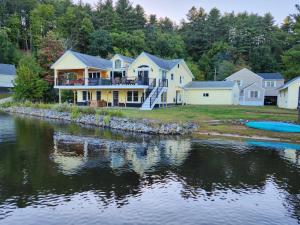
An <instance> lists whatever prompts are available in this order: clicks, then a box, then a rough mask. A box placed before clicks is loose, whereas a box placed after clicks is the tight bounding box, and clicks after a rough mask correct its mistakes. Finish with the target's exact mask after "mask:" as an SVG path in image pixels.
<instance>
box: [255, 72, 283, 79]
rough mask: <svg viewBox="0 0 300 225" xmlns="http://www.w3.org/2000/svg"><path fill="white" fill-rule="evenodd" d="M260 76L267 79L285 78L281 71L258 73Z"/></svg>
mask: <svg viewBox="0 0 300 225" xmlns="http://www.w3.org/2000/svg"><path fill="white" fill-rule="evenodd" d="M257 75H258V76H260V77H262V78H263V79H265V80H283V79H284V78H283V76H282V75H281V73H257Z"/></svg>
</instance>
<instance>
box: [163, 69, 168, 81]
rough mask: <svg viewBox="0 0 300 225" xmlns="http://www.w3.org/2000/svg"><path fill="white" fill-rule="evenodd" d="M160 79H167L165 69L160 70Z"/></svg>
mask: <svg viewBox="0 0 300 225" xmlns="http://www.w3.org/2000/svg"><path fill="white" fill-rule="evenodd" d="M162 79H163V80H165V79H167V71H165V70H163V71H162Z"/></svg>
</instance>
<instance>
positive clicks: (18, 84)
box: [14, 55, 48, 102]
mask: <svg viewBox="0 0 300 225" xmlns="http://www.w3.org/2000/svg"><path fill="white" fill-rule="evenodd" d="M40 72H41V68H40V67H39V65H38V64H37V62H36V61H35V59H34V58H33V57H32V56H30V55H26V56H24V57H23V58H22V59H21V60H20V62H19V65H18V68H17V78H16V79H15V81H14V98H15V99H16V100H17V101H27V100H28V101H32V102H36V101H42V100H43V99H44V96H45V94H46V92H47V90H48V85H47V83H46V82H45V81H44V80H43V79H41V78H40V76H39V74H40Z"/></svg>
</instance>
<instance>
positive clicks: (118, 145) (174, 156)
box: [51, 135, 191, 175]
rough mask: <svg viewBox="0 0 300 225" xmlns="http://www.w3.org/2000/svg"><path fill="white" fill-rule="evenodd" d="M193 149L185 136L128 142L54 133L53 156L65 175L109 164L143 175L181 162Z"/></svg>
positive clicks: (116, 168)
mask: <svg viewBox="0 0 300 225" xmlns="http://www.w3.org/2000/svg"><path fill="white" fill-rule="evenodd" d="M190 149H191V141H190V140H184V139H178V140H176V139H175V140H174V139H173V140H155V139H154V140H152V139H150V140H149V139H148V140H142V141H140V142H125V141H118V140H108V139H97V138H90V137H76V136H71V135H54V152H53V154H52V155H51V159H52V160H53V161H54V162H55V163H56V164H57V165H58V167H59V169H60V170H61V171H62V172H63V173H64V174H66V175H71V174H76V173H79V172H80V171H81V170H83V169H84V168H96V167H109V168H111V169H113V170H116V171H118V170H119V171H125V170H126V171H128V170H131V171H134V172H136V173H137V174H139V175H142V174H144V173H145V172H147V171H151V170H152V169H154V168H155V166H157V165H160V166H161V165H176V166H178V165H181V164H182V163H183V162H184V161H185V160H186V158H187V157H188V154H189V151H190Z"/></svg>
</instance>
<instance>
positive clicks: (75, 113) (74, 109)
mask: <svg viewBox="0 0 300 225" xmlns="http://www.w3.org/2000/svg"><path fill="white" fill-rule="evenodd" d="M79 117H81V112H80V110H79V108H78V107H76V106H75V107H72V109H71V119H73V120H74V119H78V118H79Z"/></svg>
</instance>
